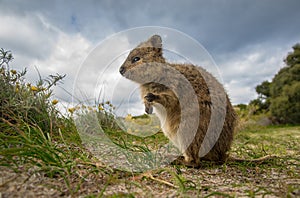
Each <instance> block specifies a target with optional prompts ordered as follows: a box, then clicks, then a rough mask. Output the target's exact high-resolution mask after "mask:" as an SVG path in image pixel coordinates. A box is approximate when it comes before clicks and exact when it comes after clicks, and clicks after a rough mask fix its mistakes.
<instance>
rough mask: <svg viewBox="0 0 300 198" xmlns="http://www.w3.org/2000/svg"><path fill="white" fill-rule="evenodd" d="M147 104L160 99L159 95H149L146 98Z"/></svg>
mask: <svg viewBox="0 0 300 198" xmlns="http://www.w3.org/2000/svg"><path fill="white" fill-rule="evenodd" d="M144 98H145V99H146V101H147V102H153V101H155V100H157V99H158V98H159V96H158V95H154V94H153V93H148V94H147V95H146V96H145V97H144Z"/></svg>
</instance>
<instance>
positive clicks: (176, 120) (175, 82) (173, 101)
mask: <svg viewBox="0 0 300 198" xmlns="http://www.w3.org/2000/svg"><path fill="white" fill-rule="evenodd" d="M141 65H143V66H144V67H140V68H139V67H137V66H141ZM164 66H167V67H164ZM169 68H171V69H169ZM172 69H173V70H174V72H175V73H174V74H172V76H171V77H170V76H168V75H169V74H170V73H171V72H170V70H172ZM176 72H177V73H176ZM120 73H121V74H122V75H124V76H125V77H126V78H128V79H131V80H133V81H135V82H137V83H140V84H141V86H140V90H141V96H142V98H143V99H144V104H145V111H146V112H147V113H151V112H152V108H153V107H154V109H156V110H157V112H158V115H159V117H160V115H161V117H160V119H161V121H163V119H165V124H164V126H163V128H162V130H163V132H164V134H165V135H166V136H167V137H168V138H169V139H170V140H171V141H172V142H173V143H174V144H175V145H176V146H177V147H178V148H179V150H181V152H182V153H183V156H184V161H185V163H186V164H188V165H196V166H197V165H199V164H200V158H199V150H200V148H201V144H202V142H203V140H204V137H205V135H206V133H207V130H208V126H209V123H210V121H211V120H210V119H211V114H212V108H215V111H216V112H222V111H223V112H226V116H225V121H224V125H223V128H222V131H221V133H220V136H219V138H218V140H217V142H216V143H215V144H214V146H213V148H212V149H211V150H210V151H209V152H208V153H207V154H206V155H205V156H202V157H201V159H204V160H210V161H216V162H224V161H225V160H226V159H227V151H228V150H229V149H230V147H231V143H232V140H233V133H234V127H235V122H236V114H235V112H234V110H233V107H232V105H231V103H230V101H229V98H228V96H227V94H226V93H225V91H224V88H223V87H222V85H221V84H220V83H219V82H218V81H217V80H216V79H215V78H214V77H213V76H212V75H211V74H209V73H208V72H207V71H205V70H204V69H202V68H200V67H196V66H194V65H191V64H171V63H168V62H166V61H165V59H164V57H163V54H162V41H161V37H160V36H158V35H154V36H152V37H151V38H150V39H149V40H148V41H146V42H143V43H141V44H140V45H138V46H137V47H136V48H135V49H133V50H132V51H131V52H130V54H129V55H128V57H127V59H126V61H125V62H124V63H123V65H122V66H121V68H120ZM182 76H184V78H185V79H186V80H187V81H186V83H182V80H181V78H182ZM165 78H167V79H168V80H169V81H170V82H171V83H169V85H168V86H166V85H164V84H163V83H159V82H165ZM145 79H146V80H145ZM149 79H152V80H153V81H152V80H150V81H149ZM147 80H148V81H147ZM166 82H167V81H166ZM207 83H209V84H210V85H212V86H213V87H214V89H213V90H211V89H210V88H209V86H208V85H207ZM187 84H190V86H191V87H192V88H193V91H194V93H195V94H196V100H197V101H196V102H192V101H191V100H189V98H190V97H185V98H184V97H181V95H180V94H181V93H186V92H183V91H182V90H185V89H187V88H186V87H187V86H185V85H187ZM222 93H224V95H223V96H224V97H222ZM180 97H181V98H183V99H182V100H183V101H182V100H179V99H178V98H180ZM212 97H214V100H213V98H212ZM181 103H185V104H187V105H186V107H184V108H185V110H184V111H185V112H188V113H184V112H183V110H182V105H181ZM222 104H224V105H222ZM195 109H199V111H200V112H199V113H200V116H198V117H196V118H195V115H198V114H197V112H196V111H195ZM195 112H196V113H195ZM163 114H164V116H163ZM182 116H184V120H188V121H190V122H191V123H187V124H185V126H186V127H185V131H184V132H183V135H189V133H191V132H190V131H189V130H186V129H189V125H192V122H194V121H196V123H197V122H198V123H199V125H198V127H197V132H196V134H195V136H194V138H193V140H192V142H191V144H189V145H184V144H186V143H185V140H184V136H178V137H176V134H177V133H178V130H179V128H180V122H181V121H182ZM193 120H194V121H193ZM220 122H221V121H220ZM221 124H222V123H221Z"/></svg>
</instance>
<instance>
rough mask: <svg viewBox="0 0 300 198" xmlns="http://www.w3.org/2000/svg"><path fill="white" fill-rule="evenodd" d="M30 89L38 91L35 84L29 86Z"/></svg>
mask: <svg viewBox="0 0 300 198" xmlns="http://www.w3.org/2000/svg"><path fill="white" fill-rule="evenodd" d="M30 89H31V91H38V90H39V88H38V87H36V86H31V88H30Z"/></svg>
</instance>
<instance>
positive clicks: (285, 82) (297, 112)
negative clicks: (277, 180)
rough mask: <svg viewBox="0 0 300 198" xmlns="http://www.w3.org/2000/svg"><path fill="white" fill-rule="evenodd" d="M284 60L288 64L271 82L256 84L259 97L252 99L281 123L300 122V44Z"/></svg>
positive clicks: (253, 102)
mask: <svg viewBox="0 0 300 198" xmlns="http://www.w3.org/2000/svg"><path fill="white" fill-rule="evenodd" d="M293 50H294V51H293V52H291V53H289V54H288V55H287V57H286V58H285V60H284V62H285V63H286V66H285V67H283V68H282V69H280V71H279V72H278V73H277V74H276V75H275V76H274V78H273V79H272V81H271V82H268V81H264V82H262V83H261V84H260V85H258V86H256V92H257V93H258V98H257V99H255V100H253V101H251V102H250V103H251V104H255V105H256V106H258V107H259V109H260V110H262V109H263V110H267V111H270V113H271V115H272V116H273V117H274V118H275V119H276V120H277V121H279V122H280V123H291V124H299V123H300V44H296V45H294V46H293Z"/></svg>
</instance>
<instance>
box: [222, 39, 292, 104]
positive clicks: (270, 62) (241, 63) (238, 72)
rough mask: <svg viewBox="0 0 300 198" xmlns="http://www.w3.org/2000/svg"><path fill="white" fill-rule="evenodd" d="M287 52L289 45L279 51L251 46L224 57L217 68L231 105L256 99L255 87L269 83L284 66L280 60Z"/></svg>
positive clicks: (266, 46)
mask: <svg viewBox="0 0 300 198" xmlns="http://www.w3.org/2000/svg"><path fill="white" fill-rule="evenodd" d="M289 48H290V46H288V45H286V46H282V47H281V48H279V47H277V48H274V47H273V46H272V45H269V44H265V45H264V46H262V45H253V46H251V47H247V48H245V49H243V50H241V51H239V53H233V54H231V55H230V54H227V55H226V57H223V58H222V60H221V61H220V62H221V63H220V64H219V68H220V71H221V73H222V76H223V79H224V82H225V88H226V90H227V91H228V92H229V96H230V98H231V99H232V102H233V103H234V104H237V103H248V102H249V101H250V100H252V99H254V98H256V97H257V95H256V92H255V87H256V86H257V85H258V84H260V83H261V82H263V81H264V80H271V79H272V78H273V76H274V75H275V74H276V73H277V72H278V70H279V69H280V68H281V67H283V66H284V63H283V58H284V57H285V56H286V54H287V52H288V51H289Z"/></svg>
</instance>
